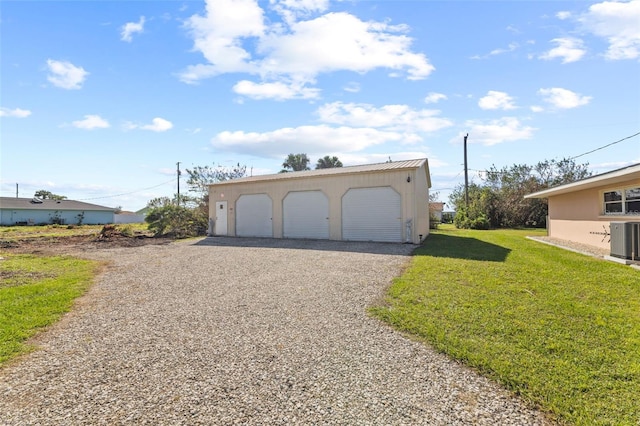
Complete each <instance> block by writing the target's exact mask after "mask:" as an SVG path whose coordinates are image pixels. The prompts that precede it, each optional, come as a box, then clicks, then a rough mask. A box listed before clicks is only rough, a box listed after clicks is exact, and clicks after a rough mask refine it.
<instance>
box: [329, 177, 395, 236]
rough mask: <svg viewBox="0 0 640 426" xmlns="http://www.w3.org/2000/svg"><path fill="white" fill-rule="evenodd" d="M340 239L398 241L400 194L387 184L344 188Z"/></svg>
mask: <svg viewBox="0 0 640 426" xmlns="http://www.w3.org/2000/svg"><path fill="white" fill-rule="evenodd" d="M342 239H344V240H350V241H386V242H402V208H401V197H400V194H399V193H398V192H396V191H395V190H394V189H393V188H391V187H374V188H352V189H350V190H348V191H347V192H346V193H345V195H344V196H343V197H342Z"/></svg>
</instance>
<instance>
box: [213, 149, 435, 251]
mask: <svg viewBox="0 0 640 426" xmlns="http://www.w3.org/2000/svg"><path fill="white" fill-rule="evenodd" d="M430 186H431V180H430V176H429V165H428V162H427V159H418V160H408V161H395V162H390V163H380V164H370V165H363V166H351V167H340V168H333V169H319V170H309V171H303V172H292V173H279V174H273V175H263V176H252V177H245V178H241V179H234V180H231V181H227V182H220V183H216V184H213V185H210V186H209V201H210V218H211V220H212V221H213V223H214V226H213V233H214V235H229V236H238V237H273V238H309V239H330V240H346V241H384V242H397V243H400V242H409V243H414V244H418V243H419V242H420V241H421V238H422V239H424V238H425V237H426V236H427V235H428V233H429V188H430Z"/></svg>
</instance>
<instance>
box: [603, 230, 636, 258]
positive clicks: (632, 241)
mask: <svg viewBox="0 0 640 426" xmlns="http://www.w3.org/2000/svg"><path fill="white" fill-rule="evenodd" d="M609 226H610V228H611V231H610V232H611V256H614V257H619V258H622V259H631V260H639V259H640V254H639V253H638V249H639V246H640V222H611V224H610V225H609Z"/></svg>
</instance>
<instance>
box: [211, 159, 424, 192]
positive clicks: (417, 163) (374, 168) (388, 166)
mask: <svg viewBox="0 0 640 426" xmlns="http://www.w3.org/2000/svg"><path fill="white" fill-rule="evenodd" d="M423 165H426V167H425V171H426V174H427V185H428V186H429V187H431V177H430V176H429V163H428V160H427V159H426V158H420V159H416V160H405V161H392V162H386V163H377V164H365V165H361V166H347V167H333V168H329V169H316V170H304V171H300V172H287V173H276V174H271V175H258V176H248V177H243V178H239V179H232V180H228V181H224V182H217V183H214V184H211V185H225V184H235V183H241V182H260V181H269V180H283V179H306V178H313V177H320V176H335V175H350V174H355V173H371V172H387V171H398V170H416V169H419V168H420V167H422V166H423Z"/></svg>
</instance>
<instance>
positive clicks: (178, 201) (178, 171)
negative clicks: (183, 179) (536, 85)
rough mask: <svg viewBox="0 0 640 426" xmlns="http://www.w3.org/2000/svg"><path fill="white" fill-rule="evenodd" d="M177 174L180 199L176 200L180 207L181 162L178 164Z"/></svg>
mask: <svg viewBox="0 0 640 426" xmlns="http://www.w3.org/2000/svg"><path fill="white" fill-rule="evenodd" d="M176 166H177V173H178V199H177V200H176V201H177V203H176V204H178V205H180V162H179V161H178V162H177V163H176Z"/></svg>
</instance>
